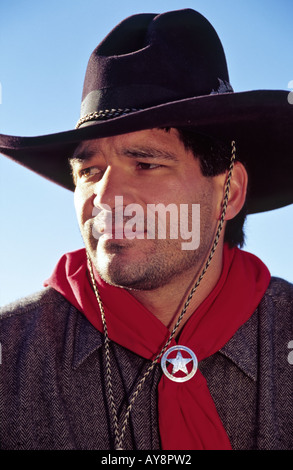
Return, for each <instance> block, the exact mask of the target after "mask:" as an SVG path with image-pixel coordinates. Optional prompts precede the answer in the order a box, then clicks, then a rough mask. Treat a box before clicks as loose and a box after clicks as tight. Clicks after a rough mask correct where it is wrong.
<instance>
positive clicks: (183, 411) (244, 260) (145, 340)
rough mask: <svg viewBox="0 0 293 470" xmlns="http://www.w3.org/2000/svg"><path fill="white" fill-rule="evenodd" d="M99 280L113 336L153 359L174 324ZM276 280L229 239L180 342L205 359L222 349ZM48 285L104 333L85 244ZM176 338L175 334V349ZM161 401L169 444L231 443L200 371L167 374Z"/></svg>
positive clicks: (201, 446) (191, 446)
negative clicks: (177, 378)
mask: <svg viewBox="0 0 293 470" xmlns="http://www.w3.org/2000/svg"><path fill="white" fill-rule="evenodd" d="M96 281H97V286H98V289H99V292H100V296H101V299H102V302H103V305H104V309H105V315H106V320H107V326H108V333H109V337H110V339H111V340H112V341H115V342H116V343H118V344H120V345H121V346H124V347H126V348H127V349H129V350H131V351H133V352H134V353H136V354H138V355H140V356H142V357H144V358H146V359H150V360H152V359H154V357H155V356H156V355H157V353H158V352H159V351H160V350H161V348H162V347H163V345H164V344H165V342H166V340H167V339H168V337H169V334H170V332H169V330H168V329H167V328H166V327H165V326H164V325H163V324H162V323H161V322H160V321H159V320H158V319H157V318H156V317H155V316H154V315H152V313H151V312H149V311H148V310H147V309H146V308H145V307H144V306H143V305H141V304H140V303H139V302H138V301H137V300H136V299H135V298H134V297H133V296H132V295H131V294H130V293H129V292H128V291H126V290H124V289H121V288H117V287H113V286H110V285H108V284H106V283H105V282H104V281H103V280H102V279H101V278H100V277H99V276H97V279H96ZM269 281H270V274H269V271H268V269H267V268H266V266H265V265H264V264H263V263H262V262H261V261H260V260H259V259H258V258H257V257H255V256H254V255H252V254H250V253H246V252H244V251H241V250H239V249H237V248H233V249H229V248H228V246H227V245H225V246H224V256H223V269H222V274H221V276H220V279H219V281H218V283H217V285H216V286H215V288H214V289H213V290H212V291H211V293H210V294H209V295H208V297H207V298H206V299H205V300H204V301H203V302H202V304H201V305H200V306H199V307H198V308H197V309H196V311H195V312H194V314H193V315H192V316H191V317H190V318H189V320H188V321H187V323H186V324H185V325H184V328H183V329H182V331H181V333H180V337H179V344H180V345H184V346H187V347H189V348H190V349H191V350H192V351H194V353H195V354H196V356H197V359H198V361H201V360H202V359H204V358H206V357H209V356H211V355H212V354H214V353H215V352H217V351H218V350H219V349H221V348H222V347H223V346H224V345H225V344H226V343H227V341H229V340H230V339H231V338H232V336H233V335H234V333H235V332H236V331H237V330H238V329H239V328H240V326H241V325H243V324H244V323H245V322H246V321H247V320H248V319H249V318H250V316H251V315H252V314H253V312H254V311H255V309H256V307H257V306H258V304H259V302H260V300H261V298H262V297H263V295H264V293H265V291H266V289H267V287H268V284H269ZM45 286H51V287H53V288H54V289H56V290H57V291H58V292H60V293H61V294H62V295H64V297H65V298H66V299H67V300H68V301H69V302H70V303H71V304H73V305H74V306H75V307H76V308H77V309H78V310H80V311H81V312H83V313H84V315H85V316H86V317H87V318H88V320H89V321H90V322H91V323H92V324H93V326H94V327H95V328H97V329H98V330H99V331H103V326H102V321H101V316H100V312H99V307H98V303H97V300H96V297H95V294H94V292H93V289H92V286H91V284H90V281H89V278H88V271H87V258H86V252H85V250H84V249H81V250H78V251H75V252H72V253H68V254H65V255H64V256H63V257H62V258H61V259H60V261H59V262H58V264H57V266H56V268H55V271H54V272H53V274H52V276H51V277H50V279H49V280H48V281H46V283H45ZM195 295H196V293H195ZM176 344H177V342H176V341H175V340H174V339H173V340H172V343H171V344H170V347H172V346H174V345H176ZM158 407H159V428H160V437H161V443H162V449H163V450H175V449H176V450H192V449H196V450H199V449H206V450H217V449H218V450H225V449H231V445H230V441H229V438H228V436H227V434H226V431H225V429H224V427H223V425H222V423H221V420H220V418H219V415H218V413H217V410H216V407H215V404H214V402H213V400H212V397H211V395H210V393H209V390H208V387H207V384H206V381H205V379H204V377H203V375H202V374H201V373H200V371H199V370H197V372H196V374H195V375H194V377H192V379H190V380H189V381H186V382H182V383H178V382H173V381H171V380H170V379H169V378H167V377H166V376H165V375H164V374H163V375H162V378H161V380H160V383H159V387H158Z"/></svg>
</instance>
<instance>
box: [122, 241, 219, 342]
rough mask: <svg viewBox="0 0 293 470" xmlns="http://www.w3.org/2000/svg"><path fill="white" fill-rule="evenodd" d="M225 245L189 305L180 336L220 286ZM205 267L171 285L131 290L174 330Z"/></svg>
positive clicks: (216, 255)
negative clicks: (189, 320)
mask: <svg viewBox="0 0 293 470" xmlns="http://www.w3.org/2000/svg"><path fill="white" fill-rule="evenodd" d="M222 264H223V246H222V245H220V246H218V247H217V250H216V252H215V254H214V256H213V259H212V261H211V264H210V266H209V268H208V270H207V271H206V273H205V275H204V277H203V279H202V281H201V282H200V284H199V286H198V287H197V289H196V291H195V293H194V295H193V296H192V299H191V301H190V303H189V306H188V308H187V311H186V313H185V315H184V317H183V319H182V321H181V323H180V326H179V328H178V330H177V333H179V331H181V329H182V327H183V326H184V324H185V323H186V322H187V320H188V318H189V317H190V316H191V315H192V314H193V312H194V311H195V310H196V309H197V307H198V306H199V305H200V304H201V303H202V302H203V301H204V299H205V298H206V297H207V296H208V295H209V293H210V292H211V291H212V290H213V288H214V287H215V285H216V284H217V282H218V280H219V278H220V276H221V271H222ZM203 267H204V266H201V267H200V269H199V270H198V272H194V271H189V272H185V273H184V274H182V275H181V276H178V277H176V278H175V279H173V280H172V281H171V282H170V283H169V284H168V285H166V286H163V287H160V288H158V289H154V290H152V291H131V294H132V295H133V297H135V298H136V299H137V300H138V301H139V302H140V303H141V304H142V305H143V306H144V307H146V308H147V309H148V310H149V311H150V312H152V314H153V315H155V316H156V317H157V318H158V319H159V320H160V321H161V322H162V323H163V324H164V325H165V326H166V327H167V328H168V329H169V330H170V331H172V329H173V328H174V325H175V324H176V322H177V320H178V317H179V315H180V313H181V311H182V309H183V307H184V304H185V302H186V300H187V297H188V295H189V293H190V291H191V289H192V288H193V286H194V285H195V283H196V282H197V279H198V277H199V275H200V274H201V272H202V269H203Z"/></svg>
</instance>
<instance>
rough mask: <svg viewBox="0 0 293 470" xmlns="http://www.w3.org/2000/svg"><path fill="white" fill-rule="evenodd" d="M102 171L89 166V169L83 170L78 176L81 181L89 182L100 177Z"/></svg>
mask: <svg viewBox="0 0 293 470" xmlns="http://www.w3.org/2000/svg"><path fill="white" fill-rule="evenodd" d="M100 173H101V170H100V169H99V168H97V167H95V166H89V167H87V168H83V169H82V170H80V171H79V172H78V176H79V177H80V178H81V179H84V180H87V179H89V178H91V177H93V176H95V175H99V174H100Z"/></svg>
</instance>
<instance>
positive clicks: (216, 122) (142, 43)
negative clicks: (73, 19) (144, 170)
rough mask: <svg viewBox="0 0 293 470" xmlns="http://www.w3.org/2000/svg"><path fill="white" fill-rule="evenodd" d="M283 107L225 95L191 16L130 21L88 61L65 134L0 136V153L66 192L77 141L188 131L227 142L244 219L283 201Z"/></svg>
mask: <svg viewBox="0 0 293 470" xmlns="http://www.w3.org/2000/svg"><path fill="white" fill-rule="evenodd" d="M292 123H293V106H292V105H290V104H289V101H288V92H286V91H269V90H258V91H249V92H242V93H234V92H233V89H232V87H231V85H230V83H229V75H228V70H227V64H226V59H225V54H224V51H223V47H222V44H221V42H220V40H219V38H218V36H217V33H216V32H215V30H214V28H213V27H212V26H211V24H210V23H209V22H208V21H207V20H206V19H205V18H204V17H203V16H202V15H201V14H199V13H197V12H195V11H193V10H190V9H185V10H179V11H173V12H167V13H163V14H159V15H156V14H139V15H134V16H131V17H129V18H127V19H126V20H124V21H122V22H121V23H120V24H118V26H116V27H115V28H114V29H113V30H112V31H111V32H110V33H109V35H108V36H107V37H106V38H105V39H104V40H103V41H102V42H101V43H100V44H99V46H98V47H97V48H96V49H95V50H94V52H93V53H92V55H91V57H90V59H89V63H88V67H87V71H86V76H85V81H84V88H83V95H82V103H81V119H80V120H79V122H78V124H77V127H76V128H75V129H73V130H69V131H66V132H60V133H56V134H51V135H44V136H37V137H16V136H7V135H0V152H1V153H3V154H4V155H6V156H8V157H10V158H12V159H13V160H15V161H17V162H18V163H20V164H22V165H24V166H25V167H27V168H29V169H31V170H33V171H35V172H37V173H39V174H40V175H42V176H44V177H46V178H48V179H50V180H52V181H54V182H55V183H58V184H60V185H61V186H63V187H65V188H68V189H70V190H73V189H74V187H73V183H72V179H71V175H70V169H69V165H68V158H69V157H70V155H72V152H73V150H74V149H75V147H76V146H77V145H78V143H79V142H81V141H83V140H87V139H93V138H99V137H107V136H112V135H116V134H123V133H127V132H134V131H138V130H142V129H148V128H155V127H183V126H188V127H190V126H191V127H193V128H194V129H195V130H196V132H197V133H200V134H204V135H208V136H210V137H212V138H214V139H219V140H224V141H226V142H227V141H231V140H235V141H236V147H237V157H238V159H239V160H241V161H243V162H244V163H245V164H246V166H247V169H248V173H249V178H250V192H249V196H248V201H247V205H248V212H249V213H253V212H260V211H266V210H271V209H275V208H278V207H281V206H285V205H288V204H291V203H292V202H293V184H292V174H293V138H292Z"/></svg>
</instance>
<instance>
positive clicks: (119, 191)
mask: <svg viewBox="0 0 293 470" xmlns="http://www.w3.org/2000/svg"><path fill="white" fill-rule="evenodd" d="M130 192H131V184H130V181H129V179H128V178H127V172H125V171H123V168H121V167H115V166H114V165H113V166H108V167H107V168H106V170H105V172H104V174H103V177H102V178H101V179H100V180H99V181H98V182H96V184H95V186H94V200H93V203H94V206H95V207H97V208H103V207H105V206H106V207H108V208H110V209H111V210H113V209H114V208H115V201H116V203H117V196H120V197H122V198H123V202H124V204H128V203H129V202H130ZM120 200H121V199H120Z"/></svg>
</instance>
